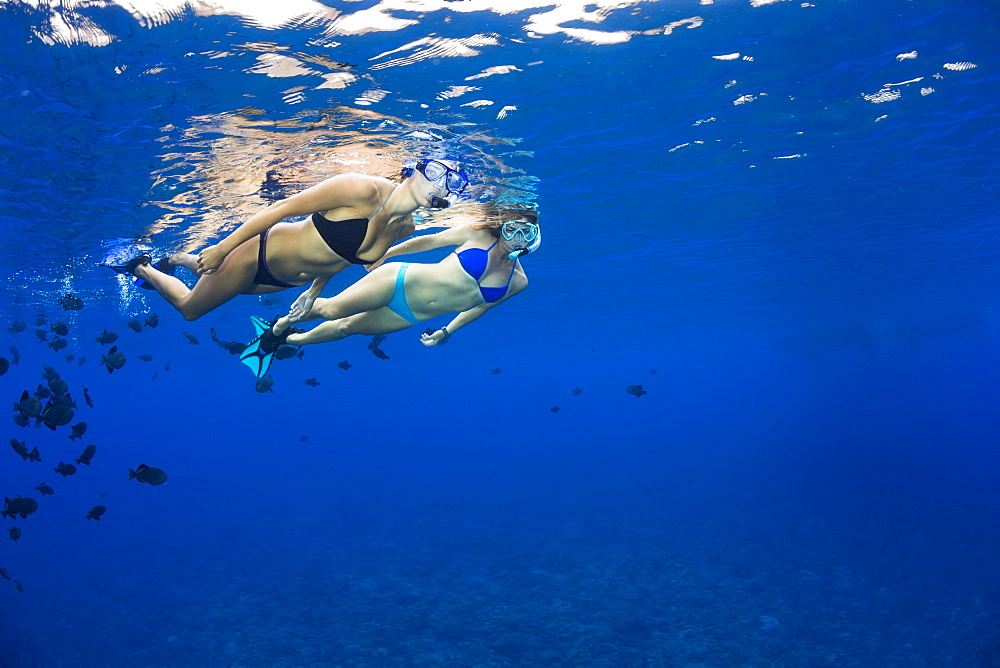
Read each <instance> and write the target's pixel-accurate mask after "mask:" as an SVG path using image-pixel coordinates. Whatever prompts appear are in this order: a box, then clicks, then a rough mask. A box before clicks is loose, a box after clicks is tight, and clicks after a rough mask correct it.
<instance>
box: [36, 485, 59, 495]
mask: <svg viewBox="0 0 1000 668" xmlns="http://www.w3.org/2000/svg"><path fill="white" fill-rule="evenodd" d="M35 489H36V490H38V491H39V492H40V493H41V495H42V496H50V495H52V494H55V493H56V492H55V490H54V489H52V488H51V487H49V486H48V485H46V484H45V483H44V482H43V483H39V484H38V487H36V488H35Z"/></svg>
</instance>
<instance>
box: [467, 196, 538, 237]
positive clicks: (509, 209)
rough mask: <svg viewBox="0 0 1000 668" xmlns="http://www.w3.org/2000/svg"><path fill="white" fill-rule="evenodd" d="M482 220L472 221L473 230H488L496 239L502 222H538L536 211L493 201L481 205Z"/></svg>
mask: <svg viewBox="0 0 1000 668" xmlns="http://www.w3.org/2000/svg"><path fill="white" fill-rule="evenodd" d="M482 207H483V213H484V214H485V215H484V217H483V220H482V221H481V222H478V223H472V229H474V230H488V231H489V233H490V234H492V235H493V236H494V237H496V238H497V239H499V238H500V228H501V227H502V226H503V224H504V223H509V222H512V221H525V222H528V223H534V224H535V225H537V224H538V211H536V210H535V209H528V208H526V207H518V206H498V205H496V204H494V203H493V202H486V203H485V204H483V205H482Z"/></svg>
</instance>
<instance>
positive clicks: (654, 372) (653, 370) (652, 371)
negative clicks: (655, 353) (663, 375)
mask: <svg viewBox="0 0 1000 668" xmlns="http://www.w3.org/2000/svg"><path fill="white" fill-rule="evenodd" d="M657 371H659V369H650V370H649V375H650V376H655V375H656V372H657Z"/></svg>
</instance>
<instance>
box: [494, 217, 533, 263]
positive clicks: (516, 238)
mask: <svg viewBox="0 0 1000 668" xmlns="http://www.w3.org/2000/svg"><path fill="white" fill-rule="evenodd" d="M500 235H501V236H503V238H504V239H506V240H507V241H510V242H512V243H515V244H518V243H523V244H525V246H523V247H522V248H516V249H515V250H514V251H513V252H511V253H509V254H508V255H507V257H509V258H510V259H512V260H513V259H516V258H519V257H521V256H522V255H527V254H528V253H534V252H535V251H536V250H538V247H539V246H541V245H542V230H541V228H539V227H538V224H537V223H529V222H527V221H523V220H517V221H509V222H506V223H504V224H503V225H501V226H500Z"/></svg>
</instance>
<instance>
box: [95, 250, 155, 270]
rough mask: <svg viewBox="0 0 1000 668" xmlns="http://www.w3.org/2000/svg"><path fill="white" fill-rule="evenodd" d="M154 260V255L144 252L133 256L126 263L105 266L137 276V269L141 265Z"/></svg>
mask: <svg viewBox="0 0 1000 668" xmlns="http://www.w3.org/2000/svg"><path fill="white" fill-rule="evenodd" d="M152 261H153V257H152V256H151V255H150V254H149V253H142V254H141V255H137V256H136V257H134V258H132V259H131V260H129V261H128V262H126V263H125V264H105V265H103V266H105V267H107V268H108V269H110V270H111V271H113V272H115V273H116V274H132V275H133V276H135V270H136V268H137V267H138V266H139V265H142V264H149V263H150V262H152Z"/></svg>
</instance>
